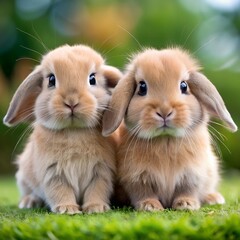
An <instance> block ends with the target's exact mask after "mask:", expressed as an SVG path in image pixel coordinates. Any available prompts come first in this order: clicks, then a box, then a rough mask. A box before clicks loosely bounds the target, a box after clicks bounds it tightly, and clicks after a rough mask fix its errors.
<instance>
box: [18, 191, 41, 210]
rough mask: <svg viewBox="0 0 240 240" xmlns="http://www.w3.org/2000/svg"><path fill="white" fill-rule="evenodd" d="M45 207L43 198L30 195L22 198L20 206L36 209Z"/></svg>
mask: <svg viewBox="0 0 240 240" xmlns="http://www.w3.org/2000/svg"><path fill="white" fill-rule="evenodd" d="M42 205H43V201H42V199H41V198H39V197H37V196H35V195H33V194H29V195H26V196H24V197H22V199H21V201H20V202H19V204H18V207H19V208H34V207H41V206H42Z"/></svg>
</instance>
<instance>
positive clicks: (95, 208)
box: [82, 203, 110, 213]
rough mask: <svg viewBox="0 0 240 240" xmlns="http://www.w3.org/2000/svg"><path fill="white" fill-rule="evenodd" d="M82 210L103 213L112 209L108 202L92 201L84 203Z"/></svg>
mask: <svg viewBox="0 0 240 240" xmlns="http://www.w3.org/2000/svg"><path fill="white" fill-rule="evenodd" d="M82 210H83V212H85V213H102V212H106V211H108V210H110V207H109V205H108V204H107V203H91V204H84V205H83V207H82Z"/></svg>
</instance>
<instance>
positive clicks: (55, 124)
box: [4, 45, 121, 214]
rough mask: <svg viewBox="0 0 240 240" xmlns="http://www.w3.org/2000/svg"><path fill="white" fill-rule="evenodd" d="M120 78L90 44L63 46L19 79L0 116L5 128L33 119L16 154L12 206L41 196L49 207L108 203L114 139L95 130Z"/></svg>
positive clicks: (91, 208)
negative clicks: (15, 192) (15, 188)
mask: <svg viewBox="0 0 240 240" xmlns="http://www.w3.org/2000/svg"><path fill="white" fill-rule="evenodd" d="M120 77H121V73H120V71H119V70H117V69H116V68H114V67H111V66H107V65H105V63H104V60H103V58H102V57H101V55H100V54H98V53H97V52H96V51H94V50H93V49H91V48H90V47H87V46H84V45H76V46H68V45H64V46H62V47H59V48H56V49H55V50H53V51H50V52H49V53H48V54H46V55H45V56H44V57H43V59H42V61H41V64H40V65H39V66H37V67H36V68H35V69H34V71H33V72H32V73H31V74H30V75H29V76H28V77H27V78H26V79H25V80H24V81H23V82H22V84H21V85H20V86H19V88H18V89H17V91H16V93H15V95H14V96H13V99H12V101H11V103H10V106H9V109H8V112H7V114H6V116H5V118H4V123H5V124H7V125H9V126H12V125H16V124H18V123H20V122H24V121H27V120H30V121H32V122H33V132H32V134H31V136H30V138H29V140H28V143H27V145H26V147H25V149H24V151H23V153H22V154H21V155H20V156H19V157H18V160H17V165H18V172H17V174H16V178H17V183H18V186H19V189H20V191H21V195H22V196H21V201H20V203H19V207H20V208H31V207H34V206H38V205H40V204H42V203H43V202H44V203H45V204H47V205H48V206H49V207H50V209H51V211H53V212H56V213H67V214H75V213H80V211H81V210H82V211H83V212H86V213H92V212H103V211H105V210H108V209H109V198H110V194H111V193H112V188H113V187H112V184H113V175H114V173H115V169H116V166H115V164H116V163H115V147H116V146H115V145H116V144H115V141H114V139H113V137H112V136H110V137H108V138H104V137H103V136H102V134H101V131H102V129H101V121H102V114H103V112H104V110H105V109H106V107H107V105H108V102H109V100H110V90H109V89H110V87H114V86H115V85H116V84H117V81H118V79H119V78H120Z"/></svg>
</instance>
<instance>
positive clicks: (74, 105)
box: [64, 103, 78, 112]
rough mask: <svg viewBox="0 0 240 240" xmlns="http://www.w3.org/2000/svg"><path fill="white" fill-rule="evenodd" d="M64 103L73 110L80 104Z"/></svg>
mask: <svg viewBox="0 0 240 240" xmlns="http://www.w3.org/2000/svg"><path fill="white" fill-rule="evenodd" d="M64 105H65V106H66V107H68V108H70V109H71V111H72V112H73V111H74V108H76V107H77V106H78V103H77V104H67V103H64Z"/></svg>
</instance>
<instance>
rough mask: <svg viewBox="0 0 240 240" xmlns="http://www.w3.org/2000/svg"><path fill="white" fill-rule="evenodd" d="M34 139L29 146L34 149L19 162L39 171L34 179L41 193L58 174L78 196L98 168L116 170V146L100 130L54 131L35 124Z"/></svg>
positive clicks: (33, 182) (32, 181) (22, 165)
mask: <svg viewBox="0 0 240 240" xmlns="http://www.w3.org/2000/svg"><path fill="white" fill-rule="evenodd" d="M31 138H32V139H33V141H30V142H29V144H32V146H31V148H26V149H31V152H29V153H28V152H23V154H22V155H21V156H20V159H19V161H21V164H19V165H20V167H24V165H25V166H26V165H28V167H30V166H31V167H32V170H33V171H31V172H34V173H35V174H34V176H32V179H31V181H30V182H31V183H32V184H33V188H36V187H37V188H39V189H40V192H42V191H41V184H42V183H43V182H47V181H49V180H50V178H52V177H54V176H57V177H60V179H61V180H62V181H67V183H68V184H69V185H70V186H71V187H72V188H73V189H74V191H75V194H76V196H80V195H82V194H83V193H84V190H85V189H86V188H87V186H88V185H89V183H90V182H91V181H92V179H93V178H94V176H95V175H96V174H97V173H98V169H101V167H102V168H106V169H109V171H110V172H114V171H115V165H114V161H113V159H114V149H113V147H114V146H113V145H112V144H111V142H108V141H107V139H106V138H103V137H102V136H101V134H100V132H99V133H97V132H94V131H92V132H91V131H89V130H86V131H85V130H78V129H75V130H73V129H72V130H69V131H56V132H50V131H49V130H46V129H42V128H40V127H39V128H37V127H35V129H34V132H33V134H32V136H31ZM27 155H31V156H32V157H30V158H29V157H28V156H27ZM23 162H25V164H23Z"/></svg>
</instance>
